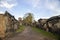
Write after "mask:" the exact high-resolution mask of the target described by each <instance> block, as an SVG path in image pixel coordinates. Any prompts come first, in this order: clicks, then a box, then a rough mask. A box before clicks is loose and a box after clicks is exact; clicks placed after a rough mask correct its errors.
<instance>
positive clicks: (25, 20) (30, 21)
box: [23, 13, 33, 25]
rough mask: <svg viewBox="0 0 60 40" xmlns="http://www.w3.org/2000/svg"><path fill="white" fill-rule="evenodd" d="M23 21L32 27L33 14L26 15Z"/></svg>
mask: <svg viewBox="0 0 60 40" xmlns="http://www.w3.org/2000/svg"><path fill="white" fill-rule="evenodd" d="M23 21H24V23H25V24H27V25H31V23H32V21H33V14H32V13H27V14H25V16H24V17H23Z"/></svg>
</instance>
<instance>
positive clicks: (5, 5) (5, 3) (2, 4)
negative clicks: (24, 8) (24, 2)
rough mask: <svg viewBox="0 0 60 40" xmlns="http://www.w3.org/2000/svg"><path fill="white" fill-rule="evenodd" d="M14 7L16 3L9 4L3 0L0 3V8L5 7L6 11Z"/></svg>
mask: <svg viewBox="0 0 60 40" xmlns="http://www.w3.org/2000/svg"><path fill="white" fill-rule="evenodd" d="M9 2H10V3H9ZM16 5H17V3H11V1H7V0H6V1H4V0H3V1H1V2H0V7H5V8H8V9H11V8H13V7H14V6H16Z"/></svg>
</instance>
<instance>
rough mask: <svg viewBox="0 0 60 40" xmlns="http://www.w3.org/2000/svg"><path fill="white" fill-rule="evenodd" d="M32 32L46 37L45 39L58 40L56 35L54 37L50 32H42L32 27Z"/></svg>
mask: <svg viewBox="0 0 60 40" xmlns="http://www.w3.org/2000/svg"><path fill="white" fill-rule="evenodd" d="M32 30H34V31H36V32H38V33H40V34H41V35H44V36H46V37H49V38H53V39H56V40H58V35H54V34H52V33H50V32H46V31H44V30H41V29H39V28H35V27H33V28H32Z"/></svg>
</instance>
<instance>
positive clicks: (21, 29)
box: [16, 25, 25, 32]
mask: <svg viewBox="0 0 60 40" xmlns="http://www.w3.org/2000/svg"><path fill="white" fill-rule="evenodd" d="M24 29H25V26H24V25H20V27H19V29H18V30H17V31H16V32H22V31H23V30H24Z"/></svg>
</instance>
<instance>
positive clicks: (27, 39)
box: [8, 27, 52, 40]
mask: <svg viewBox="0 0 60 40" xmlns="http://www.w3.org/2000/svg"><path fill="white" fill-rule="evenodd" d="M8 40H52V39H50V38H47V37H44V36H42V35H39V34H38V33H36V32H34V31H32V29H31V27H26V28H25V30H24V31H23V32H22V33H19V34H17V35H16V36H14V37H13V38H9V39H8Z"/></svg>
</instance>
